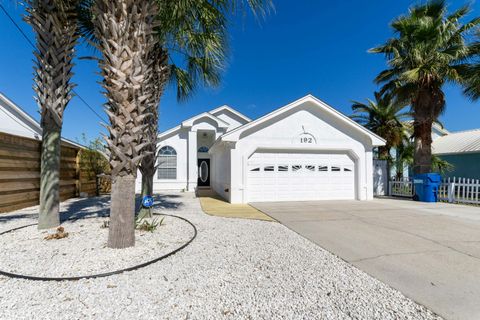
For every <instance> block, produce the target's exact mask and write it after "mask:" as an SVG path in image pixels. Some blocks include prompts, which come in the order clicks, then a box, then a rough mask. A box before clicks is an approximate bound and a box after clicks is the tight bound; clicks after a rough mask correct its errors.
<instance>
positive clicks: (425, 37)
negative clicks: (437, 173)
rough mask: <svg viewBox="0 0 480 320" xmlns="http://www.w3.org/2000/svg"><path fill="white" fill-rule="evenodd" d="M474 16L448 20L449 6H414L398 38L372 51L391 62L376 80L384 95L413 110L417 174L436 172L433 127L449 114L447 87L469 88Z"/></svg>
mask: <svg viewBox="0 0 480 320" xmlns="http://www.w3.org/2000/svg"><path fill="white" fill-rule="evenodd" d="M469 12H470V8H469V7H468V6H464V7H462V8H460V9H459V10H457V11H455V12H453V13H452V14H448V13H447V8H446V5H445V2H444V1H443V0H430V1H428V2H427V3H426V4H423V5H418V6H414V7H412V8H411V9H410V10H409V14H408V15H405V16H401V17H399V18H397V19H395V20H394V21H393V22H392V23H391V27H392V28H393V30H394V31H395V34H396V35H395V37H393V38H391V39H389V40H388V41H387V42H386V43H385V44H383V45H381V46H378V47H376V48H373V49H371V50H370V52H372V53H380V54H383V55H385V57H386V58H387V62H388V65H389V68H388V69H387V70H385V71H382V72H381V73H380V74H379V75H378V76H377V77H376V79H375V80H376V82H377V83H381V84H383V88H382V92H390V93H391V94H392V95H393V96H394V97H395V99H396V100H397V101H398V102H399V103H400V104H409V105H410V106H411V109H412V114H413V119H414V123H413V127H414V130H413V136H414V140H415V155H414V159H415V160H414V167H413V170H414V173H427V172H431V170H432V151H431V144H432V136H431V132H432V123H433V122H434V121H435V120H436V119H437V118H438V116H439V115H440V114H441V113H442V112H443V111H444V110H445V95H444V92H443V86H444V84H445V83H446V82H450V83H457V84H463V83H464V82H465V79H466V69H467V67H468V64H467V63H468V60H469V58H470V57H471V55H472V51H471V50H470V49H469V45H468V43H467V40H466V38H467V35H468V34H469V32H471V31H472V30H475V29H476V28H477V27H478V24H479V23H480V19H478V18H476V19H473V20H471V21H470V22H468V23H465V24H463V23H462V22H461V21H462V20H463V19H464V18H465V16H466V15H467V14H468V13H469Z"/></svg>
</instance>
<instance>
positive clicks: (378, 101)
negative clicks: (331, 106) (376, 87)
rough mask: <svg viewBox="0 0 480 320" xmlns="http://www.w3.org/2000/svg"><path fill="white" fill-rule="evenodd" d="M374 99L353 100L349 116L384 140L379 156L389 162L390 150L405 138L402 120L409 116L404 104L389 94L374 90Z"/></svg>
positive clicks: (379, 149)
mask: <svg viewBox="0 0 480 320" xmlns="http://www.w3.org/2000/svg"><path fill="white" fill-rule="evenodd" d="M374 95H375V101H372V100H370V99H367V103H362V102H358V101H353V104H352V110H353V112H354V114H353V115H352V116H351V118H352V119H353V120H355V121H357V122H358V123H360V124H361V125H363V126H365V127H366V128H368V129H369V130H371V131H372V132H374V133H376V134H378V135H379V136H380V137H382V138H384V139H385V140H386V144H385V146H382V147H379V148H378V151H379V158H380V159H384V160H388V161H389V162H391V156H390V150H391V149H392V148H396V147H398V146H399V145H400V144H402V141H403V140H404V138H405V126H404V122H405V121H406V120H407V119H409V118H410V117H411V115H410V113H409V112H404V109H405V105H401V104H398V103H395V101H394V100H392V98H391V97H390V96H389V95H382V94H381V93H379V92H375V93H374Z"/></svg>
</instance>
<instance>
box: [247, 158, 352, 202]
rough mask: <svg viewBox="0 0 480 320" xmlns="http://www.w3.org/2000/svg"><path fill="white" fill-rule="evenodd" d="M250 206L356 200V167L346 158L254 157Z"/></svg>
mask: <svg viewBox="0 0 480 320" xmlns="http://www.w3.org/2000/svg"><path fill="white" fill-rule="evenodd" d="M247 170H248V173H247V194H248V201H249V202H261V201H306V200H334V199H352V200H353V199H355V166H354V162H353V160H352V159H351V158H350V157H349V156H348V155H346V154H311V153H308V154H306V153H260V152H258V153H254V154H253V155H252V156H251V157H250V159H249V160H248V164H247Z"/></svg>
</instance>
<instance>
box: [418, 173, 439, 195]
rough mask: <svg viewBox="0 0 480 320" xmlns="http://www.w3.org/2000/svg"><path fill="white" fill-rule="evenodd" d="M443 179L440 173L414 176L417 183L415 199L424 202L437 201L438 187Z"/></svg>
mask: <svg viewBox="0 0 480 320" xmlns="http://www.w3.org/2000/svg"><path fill="white" fill-rule="evenodd" d="M441 181H442V176H441V175H440V174H439V173H422V174H416V175H414V176H413V184H414V185H415V197H414V200H417V201H422V202H437V201H438V188H439V187H440V183H441Z"/></svg>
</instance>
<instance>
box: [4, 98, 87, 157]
mask: <svg viewBox="0 0 480 320" xmlns="http://www.w3.org/2000/svg"><path fill="white" fill-rule="evenodd" d="M0 132H3V133H7V134H11V135H15V136H20V137H24V138H30V139H35V140H42V127H41V126H40V123H38V122H37V120H35V119H34V118H32V116H30V115H29V114H28V113H26V112H25V111H23V109H22V108H20V106H18V105H17V104H15V103H14V102H13V101H12V100H10V99H9V98H7V96H5V95H4V94H3V93H1V92H0ZM62 144H63V145H67V146H70V147H73V148H84V146H82V145H81V144H78V143H76V142H73V141H71V140H68V139H65V138H63V137H62Z"/></svg>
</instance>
